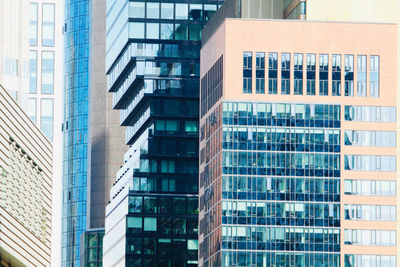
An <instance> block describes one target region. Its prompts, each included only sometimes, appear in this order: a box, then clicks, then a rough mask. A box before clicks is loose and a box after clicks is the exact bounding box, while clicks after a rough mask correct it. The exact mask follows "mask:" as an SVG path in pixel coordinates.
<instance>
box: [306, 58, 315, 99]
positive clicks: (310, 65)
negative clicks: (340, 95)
mask: <svg viewBox="0 0 400 267" xmlns="http://www.w3.org/2000/svg"><path fill="white" fill-rule="evenodd" d="M307 95H315V54H307Z"/></svg>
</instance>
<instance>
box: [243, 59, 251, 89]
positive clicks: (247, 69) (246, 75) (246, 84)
mask: <svg viewBox="0 0 400 267" xmlns="http://www.w3.org/2000/svg"><path fill="white" fill-rule="evenodd" d="M252 58H253V54H252V52H243V93H245V94H251V79H252V75H253V71H252V67H251V66H252V64H253V63H252V62H253V60H252Z"/></svg>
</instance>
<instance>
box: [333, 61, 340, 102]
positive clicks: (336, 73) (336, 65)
mask: <svg viewBox="0 0 400 267" xmlns="http://www.w3.org/2000/svg"><path fill="white" fill-rule="evenodd" d="M341 59H342V57H341V55H333V56H332V95H333V96H340V94H341V85H342V70H341V68H342V67H341V66H342V65H341V63H342V60H341Z"/></svg>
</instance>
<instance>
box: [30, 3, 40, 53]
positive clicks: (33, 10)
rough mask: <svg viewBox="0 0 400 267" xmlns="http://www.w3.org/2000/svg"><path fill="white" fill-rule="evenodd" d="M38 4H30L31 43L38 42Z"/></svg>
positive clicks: (35, 43)
mask: <svg viewBox="0 0 400 267" xmlns="http://www.w3.org/2000/svg"><path fill="white" fill-rule="evenodd" d="M37 39H38V4H37V3H30V5H29V44H30V45H37V44H38V40H37Z"/></svg>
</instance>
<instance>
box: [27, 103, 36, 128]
mask: <svg viewBox="0 0 400 267" xmlns="http://www.w3.org/2000/svg"><path fill="white" fill-rule="evenodd" d="M36 107H37V106H36V98H29V99H28V116H29V118H30V119H31V120H32V121H33V122H34V123H36V119H37V114H36V113H37V112H36Z"/></svg>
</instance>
